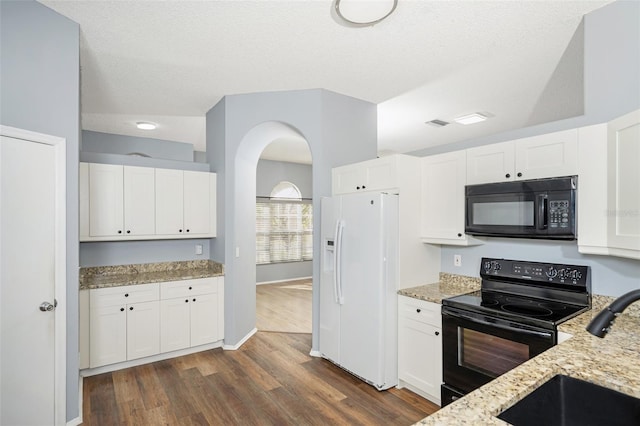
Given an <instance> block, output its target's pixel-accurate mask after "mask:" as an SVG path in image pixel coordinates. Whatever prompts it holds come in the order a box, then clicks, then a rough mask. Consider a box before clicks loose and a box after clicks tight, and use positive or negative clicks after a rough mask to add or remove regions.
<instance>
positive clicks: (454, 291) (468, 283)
mask: <svg viewBox="0 0 640 426" xmlns="http://www.w3.org/2000/svg"><path fill="white" fill-rule="evenodd" d="M476 290H480V278H473V277H466V276H463V275H454V274H446V273H444V272H441V273H440V281H438V282H437V283H432V284H425V285H420V286H417V287H411V288H405V289H402V290H399V291H398V294H399V295H400V296H407V297H413V298H414V299H420V300H425V301H427V302H432V303H442V299H446V298H448V297H453V296H457V295H459V294H465V293H471V292H472V291H476Z"/></svg>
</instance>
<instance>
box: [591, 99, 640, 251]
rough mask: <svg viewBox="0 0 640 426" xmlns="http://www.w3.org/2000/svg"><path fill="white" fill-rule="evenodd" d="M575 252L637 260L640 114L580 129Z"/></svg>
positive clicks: (639, 220) (638, 239)
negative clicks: (576, 248)
mask: <svg viewBox="0 0 640 426" xmlns="http://www.w3.org/2000/svg"><path fill="white" fill-rule="evenodd" d="M579 147H580V150H579V153H580V171H579V181H578V195H579V196H578V212H579V213H580V214H579V215H578V250H579V251H580V252H581V253H590V254H602V255H611V256H619V257H626V258H631V259H640V213H639V212H640V190H638V188H640V168H639V167H638V164H640V110H638V111H634V112H632V113H630V114H627V115H625V116H622V117H620V118H618V119H615V120H612V121H610V122H609V123H605V124H601V125H595V126H589V127H585V128H582V129H580V145H579Z"/></svg>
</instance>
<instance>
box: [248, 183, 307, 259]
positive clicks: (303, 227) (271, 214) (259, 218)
mask: <svg viewBox="0 0 640 426" xmlns="http://www.w3.org/2000/svg"><path fill="white" fill-rule="evenodd" d="M312 211H313V207H312V205H311V200H303V199H302V195H301V193H300V190H299V189H298V188H297V187H296V186H295V185H294V184H293V183H291V182H286V181H283V182H280V183H278V184H277V185H276V186H274V187H273V189H272V190H271V194H270V197H269V198H268V199H266V198H263V197H258V199H257V200H256V264H258V265H260V264H267V263H280V262H300V261H304V260H311V259H312V258H313V214H312Z"/></svg>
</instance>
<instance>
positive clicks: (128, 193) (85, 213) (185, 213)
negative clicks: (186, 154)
mask: <svg viewBox="0 0 640 426" xmlns="http://www.w3.org/2000/svg"><path fill="white" fill-rule="evenodd" d="M215 235H216V174H215V173H207V172H194V171H183V170H169V169H154V168H150V167H132V166H121V165H111V164H94V163H80V241H120V240H146V239H167V238H169V239H172V238H210V237H215Z"/></svg>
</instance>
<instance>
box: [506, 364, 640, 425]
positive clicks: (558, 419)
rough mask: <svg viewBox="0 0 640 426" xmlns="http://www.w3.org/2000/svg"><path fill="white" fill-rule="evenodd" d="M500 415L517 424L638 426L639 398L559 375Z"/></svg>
mask: <svg viewBox="0 0 640 426" xmlns="http://www.w3.org/2000/svg"><path fill="white" fill-rule="evenodd" d="M498 418H499V419H502V420H504V421H506V422H509V423H511V424H512V425H514V426H529V425H535V426H539V425H545V426H556V425H557V426H571V425H580V426H587V425H594V426H595V425H598V426H600V425H607V426H614V425H618V426H624V425H634V426H638V425H640V399H638V398H634V397H632V396H629V395H625V394H623V393H620V392H617V391H614V390H612V389H607V388H605V387H602V386H598V385H594V384H593V383H589V382H585V381H584V380H579V379H575V378H573V377H569V376H564V375H556V376H553V377H552V378H551V379H550V380H549V381H548V382H546V383H545V384H543V385H542V386H540V387H539V388H538V389H536V390H535V391H533V392H532V393H531V394H529V395H528V396H526V397H525V398H524V399H522V401H520V402H518V403H516V404H515V405H513V406H512V407H510V408H509V409H507V410H506V411H504V412H503V413H502V414H500V415H498Z"/></svg>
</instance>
